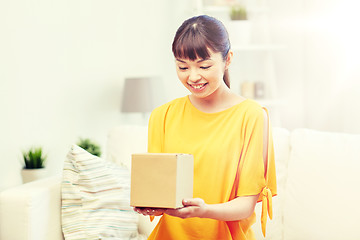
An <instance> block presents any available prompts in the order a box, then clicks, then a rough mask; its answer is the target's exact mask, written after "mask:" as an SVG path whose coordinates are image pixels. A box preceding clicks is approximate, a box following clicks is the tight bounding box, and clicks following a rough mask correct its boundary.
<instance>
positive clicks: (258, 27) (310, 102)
mask: <svg viewBox="0 0 360 240" xmlns="http://www.w3.org/2000/svg"><path fill="white" fill-rule="evenodd" d="M237 3H240V4H241V5H242V6H244V7H246V10H247V21H250V24H248V27H247V30H244V31H247V35H246V38H247V40H246V41H245V42H244V41H243V40H244V38H245V37H243V38H241V37H240V39H243V40H240V41H239V42H236V41H237V40H236V39H235V35H236V34H237V33H236V32H235V30H233V27H232V20H231V18H230V14H229V12H230V8H231V7H230V6H233V5H234V4H237ZM359 6H360V3H358V2H357V1H355V0H291V1H285V0H272V1H265V0H252V1H241V2H238V1H234V0H202V1H201V0H171V1H168V0H152V1H150V0H137V1H128V0H127V1H126V0H107V1H100V0H72V1H69V0H62V1H59V0H26V1H24V0H13V1H5V0H0V109H1V117H0V134H1V138H0V148H1V149H0V150H1V151H0V153H1V156H0V164H1V165H2V166H1V167H0V190H2V189H5V188H8V187H11V186H14V185H18V184H20V183H21V177H20V169H21V168H22V163H21V161H22V160H21V152H22V151H23V150H25V149H27V148H29V147H30V146H34V145H35V146H39V145H40V146H43V148H44V151H45V152H46V153H47V155H48V162H47V167H48V169H49V171H50V173H49V174H55V173H57V172H60V170H61V168H62V164H63V161H64V159H65V156H66V154H67V151H68V150H69V148H70V146H71V144H73V143H75V142H76V141H77V140H78V139H79V137H89V138H92V139H94V140H96V141H97V142H98V143H100V145H101V146H102V148H103V149H105V145H106V137H107V133H108V131H109V130H110V129H111V128H113V127H115V126H118V125H120V124H146V121H147V118H148V115H149V113H148V111H149V110H147V109H148V108H147V109H145V110H141V109H140V110H134V111H136V112H131V111H132V110H126V109H125V108H124V101H125V99H127V100H126V101H129V100H128V98H124V87H125V85H126V84H125V82H126V81H128V79H139V78H140V79H157V81H156V84H153V85H151V86H148V87H144V88H145V89H147V88H149V89H150V88H152V90H151V91H154V92H155V93H154V94H152V95H151V94H150V97H151V98H152V100H154V104H153V105H152V106H150V108H153V107H155V106H157V105H159V104H162V103H164V102H166V101H169V100H171V99H174V98H176V97H181V96H184V95H186V94H188V92H187V91H186V89H185V88H184V87H183V86H182V85H181V83H180V82H179V81H178V80H177V77H176V72H175V65H174V59H173V56H172V52H171V43H172V39H173V37H174V34H175V31H176V29H177V28H178V27H179V26H180V24H181V23H182V22H183V21H184V20H185V19H187V18H189V17H191V16H194V15H198V14H209V15H213V16H215V17H217V18H219V19H220V20H221V21H223V23H224V24H225V25H226V26H227V28H228V31H229V34H230V38H231V39H233V40H234V42H232V45H233V49H234V53H235V58H234V61H233V63H232V66H231V76H232V78H231V81H232V89H233V90H234V91H236V92H238V93H241V94H244V95H247V96H248V97H251V98H255V99H256V100H258V101H259V102H260V103H262V104H263V105H265V106H267V107H268V108H269V109H270V115H271V118H272V120H273V125H274V126H276V127H284V128H287V129H289V130H292V129H295V128H311V129H316V130H321V131H332V132H345V133H351V134H356V133H357V134H359V133H360V124H359V122H360V113H359V111H360V81H359V80H360V58H359V56H360V45H359V42H360V32H359V28H358V27H357V23H359V22H360V15H359V14H358V13H357V10H358V9H359ZM249 26H250V27H249ZM242 34H244V32H242ZM132 83H133V81H132ZM140 84H141V83H140ZM136 86H137V87H135V88H134V87H132V88H131V89H132V90H131V91H134V89H135V90H136V89H139V91H140V88H141V86H143V85H136ZM129 89H130V88H129ZM249 89H250V90H249ZM128 91H130V90H128ZM135 93H136V91H134V94H135ZM145 95H146V94H145ZM132 96H135V95H132ZM142 96H144V94H142V95H139V97H136V98H135V100H134V99H133V100H131V99H130V102H131V101H136V100H137V99H138V98H142ZM145 101H147V100H146V99H145ZM130 105H131V104H130Z"/></svg>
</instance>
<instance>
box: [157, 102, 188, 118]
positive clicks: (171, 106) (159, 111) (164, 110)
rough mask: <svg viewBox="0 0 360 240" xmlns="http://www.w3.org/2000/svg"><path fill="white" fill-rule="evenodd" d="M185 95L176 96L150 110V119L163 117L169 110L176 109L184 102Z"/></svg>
mask: <svg viewBox="0 0 360 240" xmlns="http://www.w3.org/2000/svg"><path fill="white" fill-rule="evenodd" d="M186 101H187V97H181V98H176V99H174V100H172V101H170V102H167V103H165V104H163V105H161V106H159V107H157V108H155V109H154V110H153V111H152V112H151V116H150V119H164V118H165V117H166V115H167V114H168V113H169V112H173V111H177V110H179V109H180V108H181V107H183V106H184V105H185V104H186Z"/></svg>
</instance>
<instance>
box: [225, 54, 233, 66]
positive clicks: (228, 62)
mask: <svg viewBox="0 0 360 240" xmlns="http://www.w3.org/2000/svg"><path fill="white" fill-rule="evenodd" d="M233 56H234V52H233V51H231V49H230V50H229V52H228V54H227V57H226V61H225V70H227V69H228V68H229V66H230V64H231V61H232V59H233Z"/></svg>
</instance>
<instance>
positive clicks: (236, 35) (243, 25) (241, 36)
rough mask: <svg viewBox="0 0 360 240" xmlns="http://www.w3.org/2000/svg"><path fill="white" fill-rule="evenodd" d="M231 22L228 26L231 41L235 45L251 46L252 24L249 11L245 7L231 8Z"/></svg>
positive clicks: (234, 6) (236, 6)
mask: <svg viewBox="0 0 360 240" xmlns="http://www.w3.org/2000/svg"><path fill="white" fill-rule="evenodd" d="M229 16H230V20H231V21H230V22H229V25H228V31H229V37H230V41H231V43H232V44H233V45H244V44H249V43H250V40H251V22H250V20H249V19H248V11H247V9H246V8H245V7H244V6H243V5H233V6H231V7H230V12H229Z"/></svg>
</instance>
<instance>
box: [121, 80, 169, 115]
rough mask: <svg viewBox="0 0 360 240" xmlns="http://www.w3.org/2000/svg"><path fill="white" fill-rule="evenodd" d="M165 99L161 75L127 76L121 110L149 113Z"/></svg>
mask: <svg viewBox="0 0 360 240" xmlns="http://www.w3.org/2000/svg"><path fill="white" fill-rule="evenodd" d="M163 99H164V91H163V85H162V81H161V79H160V78H159V77H134V78H126V79H125V85H124V91H123V99H122V107H121V111H122V112H126V113H135V112H140V113H149V112H151V111H152V110H153V109H154V108H155V107H157V106H159V105H160V104H161V102H162V100H163Z"/></svg>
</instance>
